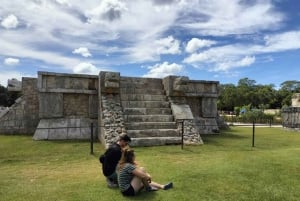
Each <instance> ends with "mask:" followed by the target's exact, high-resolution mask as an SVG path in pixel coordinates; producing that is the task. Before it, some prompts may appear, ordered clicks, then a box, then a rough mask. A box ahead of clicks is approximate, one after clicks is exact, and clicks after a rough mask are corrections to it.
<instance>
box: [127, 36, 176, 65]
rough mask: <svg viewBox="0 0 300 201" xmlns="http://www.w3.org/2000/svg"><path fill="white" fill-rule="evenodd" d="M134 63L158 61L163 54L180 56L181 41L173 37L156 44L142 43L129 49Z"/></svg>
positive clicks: (162, 39)
mask: <svg viewBox="0 0 300 201" xmlns="http://www.w3.org/2000/svg"><path fill="white" fill-rule="evenodd" d="M128 52H129V56H130V57H131V60H132V61H133V62H143V61H157V60H159V59H160V55H162V54H180V53H181V51H180V41H179V40H176V39H174V37H173V36H168V37H166V38H161V39H157V40H155V41H154V42H151V41H146V42H144V41H142V42H139V43H137V44H136V45H135V46H134V47H132V48H128Z"/></svg>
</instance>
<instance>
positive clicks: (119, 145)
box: [99, 134, 131, 188]
mask: <svg viewBox="0 0 300 201" xmlns="http://www.w3.org/2000/svg"><path fill="white" fill-rule="evenodd" d="M130 142H131V139H130V137H129V136H128V135H126V134H124V135H121V136H120V137H119V139H118V141H117V142H116V143H114V144H112V145H111V146H109V148H108V149H107V150H106V151H105V153H104V154H102V155H101V156H100V157H99V160H100V163H101V164H102V173H103V175H104V176H105V177H106V182H107V185H108V187H111V188H113V187H118V175H117V173H116V167H117V165H118V163H119V160H120V159H121V156H122V149H123V148H125V147H126V146H128V143H130Z"/></svg>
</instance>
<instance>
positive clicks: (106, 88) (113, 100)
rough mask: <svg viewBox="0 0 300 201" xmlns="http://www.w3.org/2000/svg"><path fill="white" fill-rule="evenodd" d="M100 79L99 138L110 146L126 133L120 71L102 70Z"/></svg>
mask: <svg viewBox="0 0 300 201" xmlns="http://www.w3.org/2000/svg"><path fill="white" fill-rule="evenodd" d="M99 80H100V82H99V91H100V93H99V112H98V125H99V126H100V132H99V133H98V138H99V140H100V141H101V142H102V143H103V144H105V146H106V147H108V146H109V145H110V144H112V143H114V142H116V141H117V139H118V137H119V136H120V135H121V134H123V133H126V129H125V126H124V119H123V110H122V106H121V99H120V73H114V72H100V74H99Z"/></svg>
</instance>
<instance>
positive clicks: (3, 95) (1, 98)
mask: <svg viewBox="0 0 300 201" xmlns="http://www.w3.org/2000/svg"><path fill="white" fill-rule="evenodd" d="M20 95H21V93H20V92H16V91H8V90H7V88H6V87H4V86H2V85H0V106H4V107H10V106H11V105H13V104H14V103H15V101H16V99H17V98H18V97H20Z"/></svg>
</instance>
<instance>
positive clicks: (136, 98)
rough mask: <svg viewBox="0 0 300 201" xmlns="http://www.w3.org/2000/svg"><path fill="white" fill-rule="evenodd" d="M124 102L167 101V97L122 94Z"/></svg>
mask: <svg viewBox="0 0 300 201" xmlns="http://www.w3.org/2000/svg"><path fill="white" fill-rule="evenodd" d="M121 100H122V101H166V100H167V97H166V96H165V95H151V94H121Z"/></svg>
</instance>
